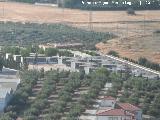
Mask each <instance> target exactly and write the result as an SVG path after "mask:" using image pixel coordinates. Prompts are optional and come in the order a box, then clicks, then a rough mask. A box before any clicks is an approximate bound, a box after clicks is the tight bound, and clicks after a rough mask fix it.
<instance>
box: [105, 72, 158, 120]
mask: <svg viewBox="0 0 160 120" xmlns="http://www.w3.org/2000/svg"><path fill="white" fill-rule="evenodd" d="M111 76H112V79H111V80H112V83H113V87H112V89H110V90H109V91H108V94H107V95H111V96H113V97H119V98H120V101H121V102H129V103H132V104H134V105H137V106H139V107H141V108H142V110H143V114H147V115H151V116H154V117H156V118H159V117H160V112H159V111H160V94H159V93H160V80H149V79H145V78H142V77H134V76H131V75H129V73H127V74H125V75H122V74H112V75H111Z"/></svg>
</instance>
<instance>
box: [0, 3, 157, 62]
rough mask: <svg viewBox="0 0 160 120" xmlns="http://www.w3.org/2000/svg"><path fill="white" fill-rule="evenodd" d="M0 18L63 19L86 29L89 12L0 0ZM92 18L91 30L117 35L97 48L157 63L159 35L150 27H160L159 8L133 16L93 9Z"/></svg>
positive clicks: (28, 19) (38, 20) (29, 19)
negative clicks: (154, 33) (155, 34)
mask: <svg viewBox="0 0 160 120" xmlns="http://www.w3.org/2000/svg"><path fill="white" fill-rule="evenodd" d="M0 21H14V22H35V23H59V22H63V23H70V24H71V25H74V26H78V27H82V28H84V29H86V28H87V29H88V27H89V24H88V22H89V12H88V11H81V10H72V9H64V10H62V9H61V8H57V7H46V6H36V5H29V4H22V3H11V2H0ZM143 21H148V22H143ZM156 21H157V22H156ZM92 22H93V24H92V29H93V30H96V31H109V32H113V33H115V34H117V35H118V36H119V37H118V38H116V39H113V40H110V41H108V42H106V43H105V44H104V43H99V44H97V45H96V47H97V48H98V49H99V50H100V51H102V52H104V53H107V52H108V51H109V50H116V51H117V52H119V53H120V55H121V56H125V57H129V58H132V59H137V58H139V57H141V56H143V57H147V58H148V59H150V60H152V61H155V62H158V63H160V37H155V36H154V35H153V31H155V30H157V29H160V11H158V10H157V11H136V15H135V16H130V15H127V14H126V12H125V11H94V12H93V19H92Z"/></svg>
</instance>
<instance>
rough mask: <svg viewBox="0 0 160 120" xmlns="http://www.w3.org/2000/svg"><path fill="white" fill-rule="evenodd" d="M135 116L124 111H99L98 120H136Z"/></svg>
mask: <svg viewBox="0 0 160 120" xmlns="http://www.w3.org/2000/svg"><path fill="white" fill-rule="evenodd" d="M133 116H134V115H133V114H132V113H130V112H128V111H125V110H122V109H109V110H104V111H98V112H97V113H96V117H97V118H96V120H134V119H133Z"/></svg>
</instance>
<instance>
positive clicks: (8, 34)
mask: <svg viewBox="0 0 160 120" xmlns="http://www.w3.org/2000/svg"><path fill="white" fill-rule="evenodd" d="M112 37H113V35H112V34H110V33H102V32H93V31H86V30H83V29H80V28H76V27H70V26H68V25H62V24H36V23H25V24H22V23H11V22H7V23H3V22H1V23H0V44H1V45H22V46H24V45H32V44H36V45H39V44H42V43H63V44H64V43H82V44H84V47H85V48H87V49H89V48H94V45H95V44H96V43H98V42H101V41H103V40H108V39H111V38H112Z"/></svg>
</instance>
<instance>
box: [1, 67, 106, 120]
mask: <svg viewBox="0 0 160 120" xmlns="http://www.w3.org/2000/svg"><path fill="white" fill-rule="evenodd" d="M33 75H34V76H33ZM108 75H109V73H108V72H107V71H106V70H104V69H102V70H99V71H97V72H94V73H92V74H90V75H84V72H80V73H70V72H64V71H62V72H59V71H53V70H51V71H48V72H44V71H43V70H41V71H40V72H38V71H26V72H24V73H21V77H22V78H23V79H22V82H21V84H20V85H19V87H18V89H17V91H16V92H15V94H14V97H13V100H12V101H11V103H10V105H9V106H8V107H7V108H6V112H5V113H4V115H2V116H1V119H4V120H5V119H7V120H9V119H16V118H17V117H18V118H24V119H25V120H35V119H57V120H58V119H61V118H65V119H73V118H78V116H79V115H80V114H81V113H82V112H84V111H85V108H87V107H88V106H90V104H91V103H92V101H93V99H94V98H96V96H97V95H98V93H99V91H100V89H101V88H102V87H103V86H104V84H105V83H106V82H107V80H108V79H107V78H108ZM40 80H43V82H42V83H41V84H42V85H41V88H40V89H39V91H38V93H37V94H34V95H33V91H34V89H35V88H36V87H35V86H37V84H38V82H39V81H40ZM82 88H83V89H84V88H85V91H86V94H79V95H78V97H77V99H76V100H73V99H74V98H75V91H78V92H80V91H84V90H83V89H82ZM31 97H33V98H32V99H31ZM75 107H76V108H75ZM74 109H76V110H77V111H74ZM71 116H72V117H73V118H72V117H71Z"/></svg>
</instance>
